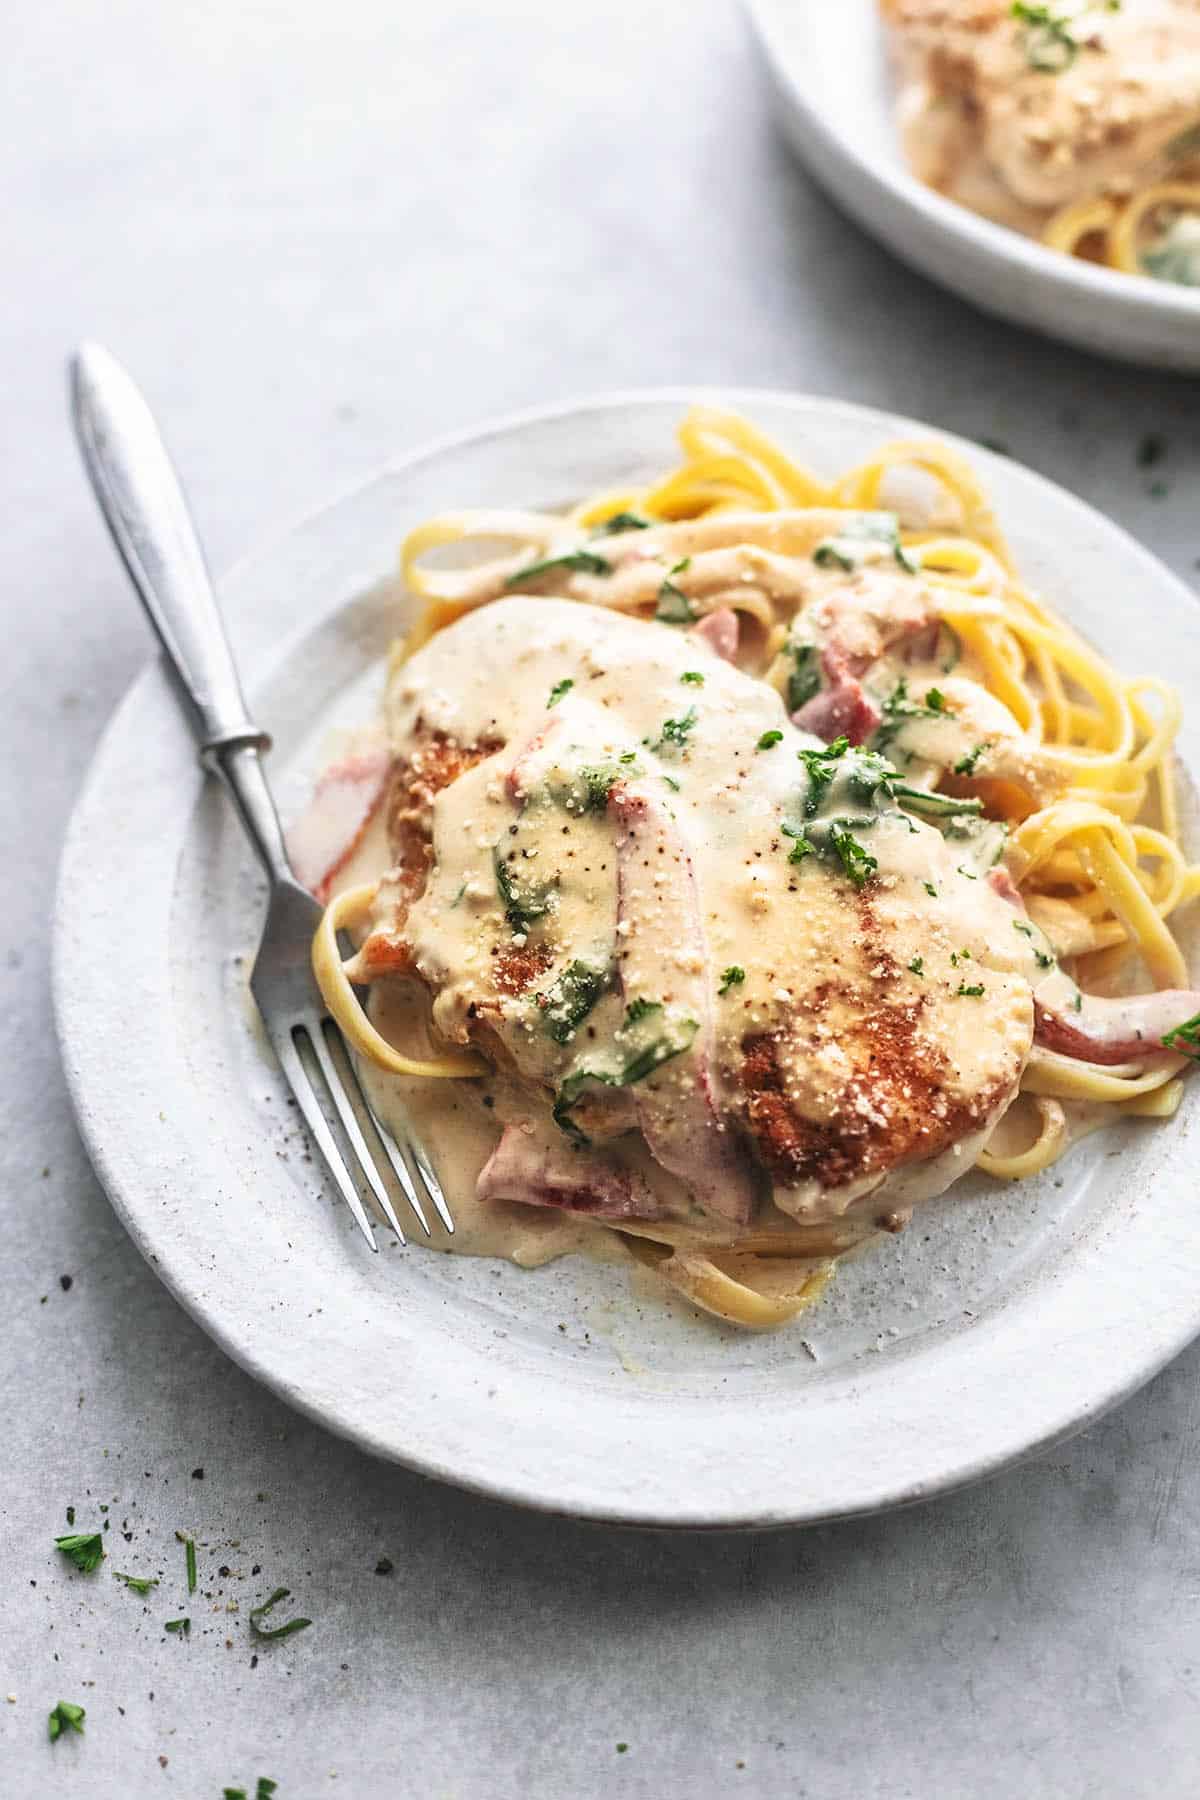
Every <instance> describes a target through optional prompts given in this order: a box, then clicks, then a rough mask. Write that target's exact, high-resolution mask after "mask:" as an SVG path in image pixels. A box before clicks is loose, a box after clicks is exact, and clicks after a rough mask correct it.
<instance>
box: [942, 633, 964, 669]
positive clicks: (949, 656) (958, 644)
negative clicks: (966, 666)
mask: <svg viewBox="0 0 1200 1800" xmlns="http://www.w3.org/2000/svg"><path fill="white" fill-rule="evenodd" d="M943 632H945V634H946V636H947V637H948V638H949V640H950V646H949V649H948V650H947V652H946V661H944V662H942V663H941V670H942V674H943V675H949V673H950V671H951V669H953V668H954V667H955V665H956V664H957V663H960V662H961V661H962V653H963V646H962V639H961V638H960V637H959V635H958V633H957V631H955V629H954V627H953V626H952V625H947V623H946V621H945V619H943V620H942V621H941V622H940V624H939V625H938V642H937V655H938V657H939V659H940V658H941V650H942V633H943Z"/></svg>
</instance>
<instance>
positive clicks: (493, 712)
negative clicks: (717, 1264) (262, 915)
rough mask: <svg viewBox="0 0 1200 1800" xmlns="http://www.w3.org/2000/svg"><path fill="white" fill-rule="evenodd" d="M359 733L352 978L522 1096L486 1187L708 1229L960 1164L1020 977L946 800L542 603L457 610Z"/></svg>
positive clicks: (709, 655)
mask: <svg viewBox="0 0 1200 1800" xmlns="http://www.w3.org/2000/svg"><path fill="white" fill-rule="evenodd" d="M843 580H844V585H845V589H846V592H847V594H848V595H853V594H854V593H855V592H857V591H858V588H856V586H855V581H856V580H857V578H854V579H851V578H850V577H844V578H843ZM912 585H913V587H914V589H915V586H916V584H915V583H913V584H912ZM825 598H826V599H828V595H825ZM906 604H909V600H908V596H906ZM828 611H829V608H828V606H826V607H825V612H824V613H823V615H822V616H825V615H826V614H828ZM873 616H874V615H873ZM904 618H905V619H906V620H907V613H906V614H905V615H904ZM905 628H906V629H907V625H906V627H905ZM887 636H888V634H887V633H886V632H883V633H881V632H880V631H879V630H878V620H876V631H875V637H874V638H873V639H872V640H871V647H872V648H873V649H874V650H875V651H877V652H878V654H879V655H880V656H882V655H883V653H884V649H885V643H886V640H887ZM925 710H927V711H929V712H930V713H931V714H932V709H925ZM387 714H388V729H389V736H390V742H391V748H392V752H393V755H394V757H395V759H396V775H395V777H394V784H393V789H392V799H391V808H392V819H393V829H392V838H393V850H394V853H395V855H396V861H397V868H396V870H395V872H394V874H393V876H392V877H390V878H389V879H388V880H386V881H385V882H384V883H383V884H382V886H381V888H380V891H379V895H378V897H377V900H376V903H375V910H374V915H373V921H372V924H373V928H372V931H371V933H370V935H369V936H368V938H367V940H366V942H365V944H364V946H363V948H362V950H361V952H360V967H361V969H362V970H363V971H367V972H369V971H370V970H371V968H372V967H373V966H377V967H387V966H392V967H397V968H400V967H403V968H406V969H409V970H411V971H413V972H415V974H416V975H418V976H419V977H420V979H421V981H422V983H423V984H424V985H425V987H426V989H427V990H428V993H429V995H430V997H431V1003H432V1017H433V1021H434V1024H435V1025H436V1027H437V1030H438V1033H439V1035H440V1036H441V1037H442V1038H444V1039H445V1040H447V1041H449V1042H451V1043H461V1044H470V1045H475V1046H477V1047H478V1048H480V1049H482V1050H483V1051H484V1052H485V1054H486V1055H487V1056H488V1057H489V1059H490V1060H492V1061H493V1062H494V1063H495V1064H497V1065H498V1066H500V1067H501V1068H503V1069H504V1070H505V1071H506V1073H507V1074H508V1075H509V1076H511V1078H512V1079H513V1080H514V1081H515V1082H516V1083H517V1084H518V1087H519V1090H520V1091H521V1092H522V1093H523V1094H524V1095H525V1098H526V1114H527V1116H526V1118H525V1119H524V1121H523V1125H524V1127H525V1129H524V1130H523V1131H522V1130H520V1129H514V1130H510V1132H509V1133H506V1134H505V1142H504V1145H503V1151H502V1153H498V1156H497V1159H496V1161H495V1163H494V1164H493V1165H489V1167H488V1168H487V1169H485V1171H484V1176H483V1178H482V1179H483V1182H484V1185H485V1187H486V1190H487V1191H488V1192H489V1193H499V1192H502V1193H503V1197H504V1198H506V1199H510V1200H524V1201H526V1202H528V1203H532V1204H538V1205H555V1206H561V1207H564V1208H566V1209H568V1210H570V1209H572V1208H573V1207H574V1208H577V1209H578V1210H580V1211H585V1212H590V1213H593V1214H596V1215H598V1216H601V1217H610V1218H626V1219H629V1218H634V1219H636V1218H643V1219H654V1218H662V1217H669V1218H672V1219H675V1220H677V1221H679V1222H681V1223H685V1224H686V1223H690V1224H693V1225H696V1226H697V1227H699V1226H701V1225H703V1227H704V1228H705V1229H706V1230H707V1231H708V1232H709V1234H710V1236H712V1237H715V1238H717V1239H718V1240H719V1239H720V1238H722V1237H727V1238H729V1239H730V1240H732V1239H733V1238H734V1237H735V1236H736V1235H737V1233H738V1232H739V1231H742V1230H744V1229H745V1228H746V1227H747V1226H748V1225H749V1224H750V1222H751V1221H752V1220H754V1219H756V1218H759V1217H760V1216H761V1215H762V1214H763V1213H764V1212H765V1211H766V1210H768V1209H770V1208H771V1206H772V1205H773V1206H774V1208H775V1209H777V1212H778V1213H780V1214H784V1215H791V1216H792V1217H793V1218H795V1219H799V1220H802V1221H804V1222H811V1221H813V1220H815V1219H833V1218H837V1217H839V1216H841V1215H842V1214H844V1213H845V1212H846V1210H847V1209H848V1208H852V1207H856V1206H858V1205H860V1204H861V1205H870V1206H872V1207H876V1208H881V1209H882V1210H884V1211H893V1210H895V1208H897V1207H901V1208H904V1207H907V1206H909V1205H911V1204H912V1203H913V1202H914V1201H915V1200H918V1199H920V1198H923V1197H925V1196H926V1195H929V1194H932V1193H936V1192H939V1191H940V1190H941V1189H942V1188H944V1187H946V1186H947V1185H948V1184H949V1183H950V1182H951V1181H952V1180H953V1179H954V1178H955V1176H956V1175H958V1174H959V1173H961V1172H962V1171H963V1169H965V1168H966V1167H968V1166H970V1163H971V1162H972V1161H973V1159H974V1155H975V1153H976V1151H977V1148H978V1146H979V1144H980V1142H981V1141H982V1139H983V1138H984V1137H985V1136H986V1134H987V1133H988V1131H989V1130H990V1129H991V1128H992V1126H993V1125H994V1124H995V1122H996V1120H997V1119H998V1118H999V1116H1000V1115H1001V1114H1002V1113H1003V1112H1004V1110H1005V1109H1006V1107H1007V1106H1008V1105H1009V1103H1010V1102H1011V1100H1012V1098H1013V1097H1014V1095H1015V1093H1016V1091H1017V1086H1018V1082H1019V1080H1020V1076H1021V1072H1022V1069H1023V1067H1024V1065H1025V1062H1026V1059H1027V1057H1028V1054H1029V1050H1030V1046H1031V1044H1032V1041H1033V1030H1034V1002H1033V977H1034V975H1035V973H1036V967H1035V964H1034V961H1033V958H1032V956H1031V954H1030V948H1029V942H1028V940H1027V939H1026V938H1025V937H1024V936H1022V935H1021V934H1019V933H1016V932H1014V930H1013V909H1012V905H1011V901H1010V900H1009V899H1008V898H1007V897H1006V896H1005V894H1004V893H1003V892H1002V891H1000V890H999V888H998V886H997V885H996V883H995V882H994V880H993V879H991V877H992V874H993V864H994V861H995V858H996V856H997V854H998V846H999V840H998V839H997V838H996V837H995V835H994V834H993V833H991V832H990V831H989V829H988V828H987V827H986V826H985V825H984V824H983V822H981V821H980V820H979V819H978V817H977V813H978V803H977V802H966V803H964V804H963V807H962V810H961V812H960V813H958V814H955V813H954V811H953V807H954V802H953V801H949V800H948V801H945V802H943V805H944V806H945V807H947V808H949V809H950V814H951V818H952V820H953V822H955V823H956V825H957V827H958V831H959V835H958V836H957V837H955V838H950V837H948V836H945V835H944V834H943V831H942V830H940V829H939V828H938V827H937V826H935V825H934V824H932V823H930V822H928V821H927V820H926V819H925V818H924V817H922V816H921V813H920V811H919V810H916V811H911V810H905V809H904V808H903V807H902V806H901V805H900V804H899V802H898V800H897V798H896V794H895V787H894V780H895V771H894V769H893V768H892V766H891V764H890V763H889V762H888V761H887V760H886V759H884V758H882V757H881V756H880V755H878V754H877V753H876V752H873V751H870V750H866V749H856V748H855V747H854V746H852V745H850V744H848V743H847V742H846V740H845V739H844V738H841V739H839V740H837V741H836V742H835V743H833V744H831V745H827V744H825V743H824V742H823V741H822V740H821V739H820V738H818V737H816V736H814V735H812V734H811V733H808V732H805V731H802V730H801V729H799V728H798V727H797V726H796V725H794V724H793V723H792V722H791V720H790V718H789V716H788V713H787V710H786V705H785V699H784V697H783V696H782V695H780V694H779V693H778V692H776V691H775V690H774V689H773V688H772V687H770V686H768V685H767V684H766V683H765V682H763V681H760V680H756V679H753V678H751V677H749V676H746V675H743V674H742V673H741V672H740V671H739V670H738V669H737V668H735V667H733V666H731V665H730V664H729V663H728V662H726V661H724V660H722V659H721V657H719V656H718V655H716V654H714V653H713V650H712V649H711V648H710V646H709V643H708V641H707V637H706V636H705V635H704V634H698V633H697V632H696V631H695V630H689V629H686V628H685V629H678V628H673V627H671V626H669V625H664V624H659V623H655V622H653V621H646V620H641V619H635V618H627V617H624V616H622V615H621V614H618V613H614V612H612V611H609V610H602V609H600V608H596V607H592V606H588V605H581V604H578V603H573V602H568V601H559V600H553V599H517V598H512V599H507V600H497V601H495V602H494V603H492V604H490V605H487V606H481V607H479V608H478V609H477V610H475V611H473V612H471V613H470V614H468V615H467V616H466V617H464V618H463V619H461V620H460V621H459V622H458V623H456V624H454V625H451V626H449V627H448V628H447V629H446V630H444V631H443V632H441V633H440V634H439V635H438V636H437V637H436V638H435V639H434V640H433V641H432V642H431V643H429V644H427V645H426V646H425V647H424V649H422V650H420V651H419V652H417V654H416V655H414V656H413V658H412V659H411V660H410V661H409V662H408V663H406V664H404V665H403V666H402V667H401V668H400V669H399V670H398V671H397V672H396V674H395V675H394V677H393V680H392V683H391V686H390V690H389V694H388V702H387ZM631 1134H637V1137H638V1141H639V1144H640V1146H641V1147H642V1149H643V1150H644V1152H646V1153H648V1154H640V1153H639V1159H635V1160H636V1161H637V1167H636V1169H635V1170H634V1169H633V1168H632V1165H631V1163H630V1159H629V1156H628V1149H629V1139H630V1136H631ZM523 1150H524V1154H522V1151H523ZM631 1171H632V1172H631ZM635 1175H636V1179H635Z"/></svg>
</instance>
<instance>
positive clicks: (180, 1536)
mask: <svg viewBox="0 0 1200 1800" xmlns="http://www.w3.org/2000/svg"><path fill="white" fill-rule="evenodd" d="M175 1537H176V1539H177V1541H178V1542H179V1543H181V1544H182V1545H183V1560H184V1566H185V1567H186V1569H187V1589H188V1593H189V1594H194V1593H195V1591H196V1540H195V1538H190V1537H188V1536H186V1534H185V1533H184V1532H182V1531H177V1532H176V1533H175Z"/></svg>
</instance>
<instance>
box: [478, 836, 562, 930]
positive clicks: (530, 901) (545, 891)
mask: <svg viewBox="0 0 1200 1800" xmlns="http://www.w3.org/2000/svg"><path fill="white" fill-rule="evenodd" d="M492 868H493V869H494V870H495V874H496V891H497V893H498V894H499V895H500V898H501V900H502V901H503V902H504V916H505V918H506V919H507V920H508V922H509V924H510V925H511V926H512V928H513V930H514V931H527V930H528V929H529V927H530V925H532V923H533V921H534V920H535V919H544V918H545V916H546V914H547V913H548V912H549V911H550V903H551V896H552V894H553V892H554V883H553V881H547V882H541V883H537V884H533V885H530V886H528V887H523V886H522V885H521V884H520V883H519V882H517V881H516V880H514V878H513V874H512V870H511V869H510V868H509V866H508V864H507V863H506V862H505V860H504V856H503V852H502V848H501V845H500V844H496V845H494V847H493V849H492Z"/></svg>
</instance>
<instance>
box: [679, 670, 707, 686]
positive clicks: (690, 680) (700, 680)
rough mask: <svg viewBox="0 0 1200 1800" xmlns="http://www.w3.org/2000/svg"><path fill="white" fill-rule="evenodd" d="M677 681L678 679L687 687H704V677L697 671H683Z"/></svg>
mask: <svg viewBox="0 0 1200 1800" xmlns="http://www.w3.org/2000/svg"><path fill="white" fill-rule="evenodd" d="M679 679H680V681H685V682H686V683H687V685H688V687H703V686H704V677H703V675H702V674H701V673H700V671H699V669H685V670H684V672H683V674H682V675H681V676H680V677H679Z"/></svg>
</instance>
